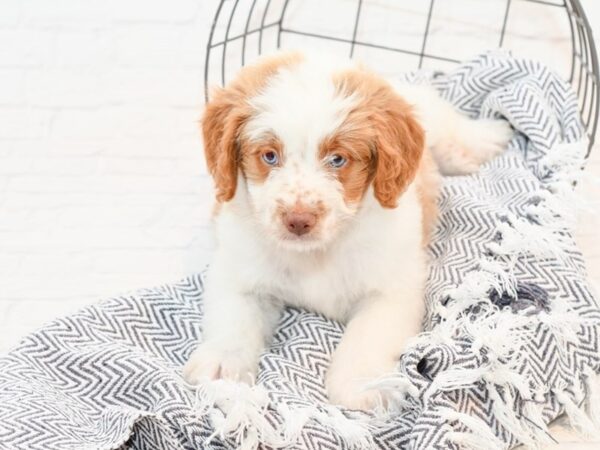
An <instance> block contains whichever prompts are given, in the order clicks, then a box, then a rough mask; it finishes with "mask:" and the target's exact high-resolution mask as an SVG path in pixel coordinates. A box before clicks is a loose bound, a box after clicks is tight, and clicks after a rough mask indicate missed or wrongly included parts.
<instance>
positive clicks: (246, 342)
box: [184, 63, 507, 409]
mask: <svg viewBox="0 0 600 450" xmlns="http://www.w3.org/2000/svg"><path fill="white" fill-rule="evenodd" d="M331 79H332V78H331V71H330V69H329V68H325V67H324V66H323V65H320V64H316V65H315V64H312V63H305V64H301V65H300V66H298V67H296V66H294V67H293V68H291V69H282V70H280V72H279V73H278V75H276V76H275V77H273V78H272V79H271V80H270V81H269V83H268V85H267V86H266V88H265V89H263V90H262V92H261V93H260V95H258V96H257V97H255V98H253V99H251V100H250V103H251V105H252V106H253V108H254V109H255V112H256V114H255V115H254V116H253V118H252V119H251V120H250V121H249V122H248V123H247V125H246V127H245V128H244V130H243V132H244V133H245V134H246V136H247V137H248V138H250V139H259V138H260V137H261V136H263V135H264V134H265V133H274V134H276V135H277V136H278V137H279V139H280V140H281V141H282V142H283V144H284V147H285V154H286V160H285V162H284V164H283V167H281V168H278V169H276V170H273V171H272V172H271V174H270V175H269V177H268V178H267V180H266V181H265V182H263V183H260V184H252V183H250V182H249V181H248V180H246V179H245V178H244V177H243V176H242V175H240V176H239V179H238V186H237V190H236V194H235V196H234V198H233V199H232V200H231V201H229V202H227V203H225V204H223V205H222V209H221V211H220V213H219V215H218V217H217V218H216V224H215V225H216V230H217V240H218V250H217V252H216V255H215V258H214V261H213V262H212V264H211V266H210V268H209V271H208V274H207V284H206V292H205V295H204V308H205V309H204V314H205V316H204V330H203V342H202V343H201V344H200V346H199V347H198V349H197V350H196V351H195V352H194V353H193V354H192V356H191V358H190V360H189V362H188V363H187V365H186V366H185V368H184V375H185V377H186V379H187V380H188V381H190V382H192V383H195V382H199V381H200V380H201V379H202V378H204V377H208V378H219V377H221V378H229V379H245V380H248V381H250V380H252V379H253V377H254V375H255V374H256V370H257V365H258V359H259V356H260V354H261V352H262V351H263V349H264V347H265V345H266V344H267V343H268V342H269V339H270V337H271V335H272V333H273V329H274V327H275V325H276V323H277V321H278V318H279V315H280V311H281V309H282V307H283V306H284V304H285V305H292V306H297V307H300V308H307V309H309V310H312V311H315V312H318V313H321V314H323V315H325V316H327V317H329V318H332V319H334V320H338V321H341V322H343V323H346V324H347V327H346V331H345V333H344V336H343V338H342V340H341V342H340V344H339V346H338V348H337V349H336V352H335V354H334V356H333V359H332V362H331V366H330V368H329V372H328V375H327V380H326V385H327V390H328V393H329V397H330V400H331V401H332V402H333V403H336V404H341V405H344V406H347V407H350V408H359V409H368V408H371V407H373V406H374V405H375V403H376V402H377V397H378V392H377V391H373V390H365V389H364V386H365V384H367V383H368V382H370V381H372V380H373V379H376V378H378V377H380V376H381V375H384V374H386V373H388V372H390V371H392V370H393V369H394V367H395V365H396V362H397V359H398V358H399V356H400V354H401V352H402V351H403V348H404V344H405V342H406V341H407V339H409V338H411V337H413V336H414V335H415V334H417V333H418V332H419V329H420V326H421V321H422V318H423V314H424V302H423V288H424V282H425V277H426V273H427V266H426V257H425V252H424V250H423V248H422V244H421V242H422V237H423V236H422V233H423V231H422V215H421V204H420V201H419V198H418V195H417V192H416V188H415V186H414V185H411V186H410V187H409V188H408V189H407V190H406V191H405V192H404V193H403V194H402V196H401V197H400V199H399V201H398V206H397V207H396V208H393V209H386V208H383V207H381V206H380V204H379V203H378V202H377V200H376V199H375V198H374V195H373V192H372V191H371V189H369V190H368V191H367V193H366V195H365V196H364V198H363V200H362V202H360V204H354V205H348V204H346V203H345V201H344V198H343V192H342V188H341V185H340V184H339V182H338V181H337V180H335V179H334V178H332V177H331V176H330V175H328V173H327V171H326V170H325V169H324V168H323V162H322V161H319V160H318V158H317V156H316V154H317V149H318V145H319V142H320V141H321V139H323V137H325V136H326V135H327V134H328V133H331V132H332V131H334V130H335V129H336V128H337V127H338V126H339V125H340V124H341V123H342V121H343V119H344V117H345V115H346V114H347V113H348V111H349V109H350V108H352V107H353V105H354V104H355V103H354V99H353V98H352V97H336V94H335V90H334V87H333V84H332V82H331ZM404 89H406V88H404ZM409 91H410V89H409ZM406 96H407V99H408V100H409V101H410V102H411V103H413V104H415V107H416V109H417V114H418V115H419V117H420V118H421V121H422V123H423V125H424V128H425V129H426V130H427V135H428V136H427V140H428V142H429V145H430V146H432V145H433V146H437V147H440V148H441V146H442V143H443V142H446V143H450V144H451V145H452V146H454V147H456V146H459V147H461V149H462V148H465V149H466V150H464V151H465V152H466V153H469V152H475V153H477V152H478V153H477V155H478V157H477V158H478V159H479V163H481V162H483V161H484V160H487V159H489V158H490V157H491V156H493V154H495V153H497V152H498V151H499V150H500V149H501V146H503V145H504V143H505V141H506V139H507V133H506V126H498V125H494V126H490V127H487V128H489V129H488V130H487V131H488V132H490V134H482V133H478V132H475V133H474V134H473V135H471V132H472V131H473V130H475V129H476V128H477V126H478V124H477V122H473V121H470V120H469V119H467V118H465V117H463V116H461V115H459V114H458V113H457V112H456V111H454V109H452V107H451V106H449V105H448V104H447V103H445V102H444V101H443V100H442V99H440V98H439V96H437V94H434V91H433V90H432V89H431V88H419V89H417V90H416V91H415V92H414V93H411V94H407V95H406ZM408 97H410V98H408ZM447 123H452V124H456V123H458V124H460V125H461V126H460V127H452V129H449V128H447V127H446V124H447ZM484 126H487V125H484ZM435 153H436V152H434V155H435ZM438 153H439V152H438ZM436 159H438V158H436ZM462 162H463V163H465V164H467V163H469V161H465V160H464V159H463V161H462ZM479 163H477V165H476V166H475V168H476V167H477V166H478V165H479ZM460 164H461V160H460V158H459V157H457V158H454V159H452V162H451V163H449V164H448V167H446V169H448V171H450V172H452V171H455V172H456V171H459V170H457V169H458V168H459V167H458V166H460ZM453 169H454V170H453ZM472 170H473V167H468V168H467V171H472ZM297 201H301V202H302V203H303V204H309V205H312V204H316V203H317V202H322V204H323V205H325V207H326V210H327V213H326V216H325V217H324V218H323V219H322V220H321V221H320V223H319V225H318V228H317V229H316V230H315V233H310V236H309V237H308V238H304V237H302V238H301V239H300V238H298V239H296V238H295V237H293V238H292V237H290V236H289V233H288V232H286V230H285V227H284V226H283V225H282V223H281V220H279V219H278V217H277V214H276V207H277V205H281V204H284V205H286V206H291V205H293V204H294V203H295V202H297Z"/></svg>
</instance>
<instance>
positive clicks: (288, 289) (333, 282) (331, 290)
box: [273, 261, 368, 321]
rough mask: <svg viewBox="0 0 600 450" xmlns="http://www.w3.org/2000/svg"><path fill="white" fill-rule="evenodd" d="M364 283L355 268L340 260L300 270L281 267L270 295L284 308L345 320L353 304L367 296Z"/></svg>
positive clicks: (310, 265)
mask: <svg viewBox="0 0 600 450" xmlns="http://www.w3.org/2000/svg"><path fill="white" fill-rule="evenodd" d="M336 263H337V264H336ZM365 281H366V280H363V279H362V277H361V276H360V274H359V273H357V272H356V270H355V269H353V268H352V267H350V266H349V265H348V264H344V263H342V262H340V261H335V262H334V261H328V262H327V263H324V264H318V263H315V264H310V263H307V264H306V265H303V267H300V268H299V267H293V268H290V267H288V268H284V269H283V270H282V271H281V275H280V278H279V280H278V282H277V283H274V286H273V290H274V292H273V294H274V295H276V296H277V297H278V298H279V299H280V300H281V301H283V302H284V303H285V304H287V305H290V306H296V307H299V308H306V309H310V310H312V311H315V312H318V313H321V314H324V315H325V316H327V317H329V318H332V319H335V320H340V321H344V320H345V318H346V317H347V316H348V313H349V312H350V311H351V310H352V308H353V307H354V306H355V305H356V303H357V302H358V301H360V300H361V299H362V298H364V297H365V296H366V295H367V293H368V286H367V283H366V282H365Z"/></svg>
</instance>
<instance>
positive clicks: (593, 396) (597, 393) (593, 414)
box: [585, 368, 600, 428]
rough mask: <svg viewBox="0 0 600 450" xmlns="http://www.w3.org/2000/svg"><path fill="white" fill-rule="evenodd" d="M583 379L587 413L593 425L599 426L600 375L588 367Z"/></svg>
mask: <svg viewBox="0 0 600 450" xmlns="http://www.w3.org/2000/svg"><path fill="white" fill-rule="evenodd" d="M585 380H586V388H587V402H586V403H587V407H588V413H589V415H590V419H591V420H592V422H593V423H594V425H595V426H596V427H598V428H600V375H598V374H597V373H595V372H594V371H593V370H592V369H591V368H589V369H588V370H587V371H586V378H585Z"/></svg>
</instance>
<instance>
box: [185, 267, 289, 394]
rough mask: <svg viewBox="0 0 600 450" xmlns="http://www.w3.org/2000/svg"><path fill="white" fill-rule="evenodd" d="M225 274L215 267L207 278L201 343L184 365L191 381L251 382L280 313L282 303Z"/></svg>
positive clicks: (186, 374)
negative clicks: (246, 291) (244, 288)
mask: <svg viewBox="0 0 600 450" xmlns="http://www.w3.org/2000/svg"><path fill="white" fill-rule="evenodd" d="M226 273H227V272H223V271H222V270H220V269H219V267H213V268H211V270H210V272H209V274H208V277H207V288H206V291H205V295H204V320H203V333H202V342H201V343H200V344H199V345H198V347H197V348H196V350H195V351H194V352H193V353H192V355H191V356H190V359H189V360H188V362H187V363H186V365H185V366H184V368H183V376H184V378H185V379H186V381H187V382H189V383H191V384H196V383H198V382H199V381H200V380H202V379H203V378H209V379H216V378H225V379H230V380H239V381H246V382H248V383H251V382H252V381H253V380H254V378H255V375H256V372H257V369H258V359H259V357H260V354H261V352H262V351H263V349H264V347H265V344H266V342H267V341H268V340H269V339H270V337H271V336H272V333H273V329H274V327H275V325H276V324H277V320H278V318H279V315H280V306H279V305H277V304H275V303H273V302H271V301H269V299H265V298H260V297H258V296H254V295H248V294H244V293H242V292H241V291H240V290H238V289H236V285H235V281H234V280H227V279H226V275H225V274H226Z"/></svg>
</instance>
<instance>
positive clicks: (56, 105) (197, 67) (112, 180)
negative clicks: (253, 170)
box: [0, 0, 217, 351]
mask: <svg viewBox="0 0 600 450" xmlns="http://www.w3.org/2000/svg"><path fill="white" fill-rule="evenodd" d="M216 3H217V2H216V1H215V0H210V1H197V0H176V1H173V2H168V1H166V0H126V1H121V0H86V1H85V2H81V1H79V0H54V1H52V2H51V3H48V2H47V1H46V0H2V2H0V351H2V350H6V349H7V348H8V347H9V346H11V345H13V344H14V343H16V342H17V340H18V338H19V337H20V336H21V335H23V334H24V333H26V332H29V331H30V330H31V329H33V328H35V327H37V326H40V325H42V324H43V323H44V322H46V321H48V320H50V319H51V318H53V317H55V316H57V315H60V314H63V313H66V312H67V311H70V310H72V309H73V308H78V307H80V306H82V305H84V304H85V303H87V302H90V301H92V300H93V299H95V298H99V297H103V296H107V295H111V294H117V293H119V292H122V291H125V290H129V289H134V288H137V287H141V286H149V285H155V284H158V283H163V282H167V281H171V280H175V279H178V278H179V277H182V276H184V275H185V274H188V273H190V272H193V271H197V270H199V269H201V268H202V267H203V266H204V265H205V263H206V261H207V260H208V253H209V251H210V248H211V243H210V242H211V240H210V233H209V230H208V228H207V224H208V220H209V212H210V203H211V194H210V180H209V179H208V178H207V177H206V171H205V168H204V161H203V158H202V149H201V143H200V139H199V134H198V130H197V121H198V118H199V116H200V111H201V107H202V101H203V98H202V95H203V86H202V80H203V60H204V47H205V43H206V39H207V37H208V29H209V28H208V24H209V22H210V20H211V19H212V16H213V14H214V11H215V8H216Z"/></svg>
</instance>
